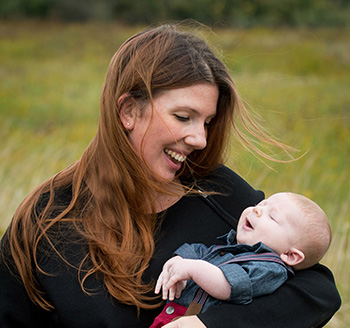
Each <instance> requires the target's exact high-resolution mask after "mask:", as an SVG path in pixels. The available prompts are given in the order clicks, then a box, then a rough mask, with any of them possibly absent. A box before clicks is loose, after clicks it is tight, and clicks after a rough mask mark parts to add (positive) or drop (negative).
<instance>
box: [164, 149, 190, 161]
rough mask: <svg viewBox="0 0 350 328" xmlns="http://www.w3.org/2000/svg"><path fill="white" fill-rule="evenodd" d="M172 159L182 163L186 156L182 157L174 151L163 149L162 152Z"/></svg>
mask: <svg viewBox="0 0 350 328" xmlns="http://www.w3.org/2000/svg"><path fill="white" fill-rule="evenodd" d="M164 151H165V152H166V153H167V154H168V155H169V156H170V157H171V158H172V159H175V160H177V161H178V162H180V163H182V162H184V161H185V160H186V156H185V155H182V154H179V153H175V152H174V151H172V150H169V149H165V150H164Z"/></svg>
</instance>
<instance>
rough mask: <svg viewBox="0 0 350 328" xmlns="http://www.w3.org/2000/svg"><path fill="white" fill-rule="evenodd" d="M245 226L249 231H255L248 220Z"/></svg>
mask: <svg viewBox="0 0 350 328" xmlns="http://www.w3.org/2000/svg"><path fill="white" fill-rule="evenodd" d="M245 226H246V227H247V228H248V229H253V226H252V225H251V224H250V222H249V220H248V219H246V220H245Z"/></svg>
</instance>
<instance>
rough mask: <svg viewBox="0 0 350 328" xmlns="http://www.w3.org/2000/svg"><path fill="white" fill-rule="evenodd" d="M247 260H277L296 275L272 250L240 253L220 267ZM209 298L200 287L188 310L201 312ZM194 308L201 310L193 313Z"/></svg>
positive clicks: (276, 261)
mask: <svg viewBox="0 0 350 328" xmlns="http://www.w3.org/2000/svg"><path fill="white" fill-rule="evenodd" d="M247 261H264V262H275V263H278V264H280V265H282V266H284V267H285V268H286V269H287V270H288V272H290V273H291V274H293V275H294V271H293V269H292V268H291V267H290V266H288V265H286V264H285V263H284V262H283V261H282V260H281V258H280V257H279V256H278V254H276V253H271V252H267V253H258V254H244V255H240V256H237V257H235V258H233V259H231V260H228V261H226V262H223V263H221V264H219V265H218V266H219V267H220V266H222V265H225V264H229V263H237V262H247ZM207 298H208V293H206V292H205V291H204V290H203V289H202V288H199V289H198V291H197V294H196V295H195V297H194V299H193V301H192V302H191V304H190V306H189V307H188V310H187V312H189V313H191V315H193V314H199V313H200V311H201V309H202V307H203V305H204V303H205V301H206V300H207ZM193 303H194V304H193ZM196 304H197V305H196ZM190 309H191V310H190ZM193 310H195V311H199V312H196V313H193ZM190 311H191V312H190ZM187 312H186V314H185V315H190V314H187Z"/></svg>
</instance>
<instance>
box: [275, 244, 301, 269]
mask: <svg viewBox="0 0 350 328" xmlns="http://www.w3.org/2000/svg"><path fill="white" fill-rule="evenodd" d="M280 257H281V260H282V261H283V262H284V263H286V264H288V265H289V266H295V265H297V264H299V263H301V262H303V261H304V259H305V255H304V253H303V252H302V251H300V250H299V249H297V248H295V247H292V248H291V249H290V250H289V251H287V252H285V253H283V254H281V255H280Z"/></svg>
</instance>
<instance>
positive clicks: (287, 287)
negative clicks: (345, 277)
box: [198, 264, 341, 328]
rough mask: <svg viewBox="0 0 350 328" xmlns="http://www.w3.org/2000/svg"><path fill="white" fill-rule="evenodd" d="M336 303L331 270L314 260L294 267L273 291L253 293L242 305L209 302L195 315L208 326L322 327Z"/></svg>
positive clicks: (336, 294)
mask: <svg viewBox="0 0 350 328" xmlns="http://www.w3.org/2000/svg"><path fill="white" fill-rule="evenodd" d="M340 304H341V299H340V296H339V293H338V291H337V289H336V286H335V282H334V278H333V275H332V273H331V272H330V271H329V270H328V269H327V268H326V267H325V266H322V265H320V264H317V265H315V266H314V267H312V268H310V269H307V270H301V271H297V273H296V275H295V277H294V278H293V279H291V280H288V281H287V282H286V283H284V284H283V285H282V286H281V287H280V288H279V289H277V290H276V291H275V292H274V293H273V294H270V295H265V296H261V297H257V298H255V299H254V300H253V302H251V303H250V304H248V305H244V306H242V305H235V304H229V303H222V304H221V305H219V306H212V307H211V308H209V309H208V310H207V311H206V312H205V313H201V314H199V315H198V317H199V318H200V320H201V321H202V322H203V323H204V324H205V326H206V327H208V328H214V327H215V328H219V327H220V328H223V327H230V328H231V327H234V328H241V327H242V328H243V327H244V328H253V327H254V328H255V327H284V328H295V327H298V328H311V327H323V326H324V325H325V324H326V323H327V322H328V321H329V320H330V319H331V318H332V316H333V315H334V313H335V312H336V311H337V310H338V309H339V307H340Z"/></svg>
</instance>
